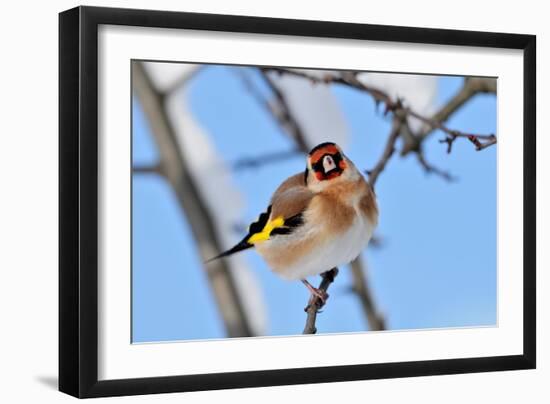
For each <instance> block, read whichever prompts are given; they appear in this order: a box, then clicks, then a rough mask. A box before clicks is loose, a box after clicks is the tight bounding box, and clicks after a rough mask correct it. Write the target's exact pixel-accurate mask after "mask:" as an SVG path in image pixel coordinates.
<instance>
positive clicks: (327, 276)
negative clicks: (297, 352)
mask: <svg viewBox="0 0 550 404" xmlns="http://www.w3.org/2000/svg"><path fill="white" fill-rule="evenodd" d="M336 275H338V268H336V267H335V268H332V269H331V270H330V271H327V272H325V273H323V274H322V275H321V276H322V277H323V280H322V281H321V284H320V285H319V288H318V289H319V290H321V291H323V292H326V291H327V290H328V287H329V286H330V284H331V283H332V282H334V278H336ZM321 307H323V302H322V301H321V300H320V299H315V300H314V301H313V302H312V304H308V306H307V307H306V308H305V312H306V313H307V318H306V325H305V327H304V331H303V334H315V333H316V332H317V327H316V326H315V322H316V321H317V313H318V312H319V310H320V309H321Z"/></svg>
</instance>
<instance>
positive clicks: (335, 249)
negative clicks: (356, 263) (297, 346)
mask: <svg viewBox="0 0 550 404" xmlns="http://www.w3.org/2000/svg"><path fill="white" fill-rule="evenodd" d="M377 225H378V204H377V201H376V195H375V193H374V190H373V189H372V187H371V186H370V184H369V183H368V182H367V181H366V180H365V178H364V177H363V175H362V174H361V172H360V171H359V170H358V169H357V168H356V166H355V165H354V164H353V162H352V161H351V160H350V159H349V158H348V157H347V156H346V155H345V154H344V153H343V151H342V149H341V148H340V147H339V146H338V145H337V144H335V143H333V142H325V143H321V144H318V145H317V146H315V147H314V148H312V149H311V151H310V152H309V153H308V155H307V164H306V168H305V171H304V172H301V173H298V174H295V175H292V176H290V177H289V178H287V179H286V180H285V181H283V182H282V183H281V185H279V187H278V188H277V189H276V190H275V192H274V193H273V195H272V197H271V200H270V202H269V204H268V207H267V209H266V211H265V212H263V213H261V214H260V215H259V217H258V219H257V220H256V221H255V222H253V223H252V224H251V225H250V226H249V228H248V234H247V235H246V236H245V237H244V238H243V239H242V240H241V241H240V242H239V243H237V244H236V245H235V246H233V247H232V248H230V249H229V250H227V251H224V252H222V253H221V254H219V255H217V256H215V257H214V258H212V259H210V260H208V261H207V262H210V261H213V260H216V259H220V258H224V257H228V256H230V255H233V254H235V253H238V252H240V251H243V250H247V249H249V248H254V249H255V250H256V251H257V252H258V254H259V255H260V256H261V257H262V258H263V259H264V261H265V262H266V263H267V265H268V266H269V267H270V269H271V270H272V271H273V272H274V273H276V274H277V275H279V276H280V277H281V278H283V279H286V280H300V281H301V282H302V283H303V284H304V285H305V286H306V287H307V288H308V290H309V291H310V293H311V296H310V304H311V303H313V302H315V301H316V300H317V299H319V300H320V302H321V304H324V303H325V301H326V299H327V298H328V294H327V293H326V291H323V290H321V289H318V288H316V287H314V286H313V285H311V284H310V283H309V282H308V280H307V279H306V278H308V277H311V276H315V275H322V274H324V273H327V272H328V271H330V270H331V269H332V268H335V267H338V266H340V265H345V264H348V263H349V262H351V261H353V260H354V259H355V258H357V257H358V256H359V254H360V253H361V251H363V250H364V249H365V248H366V247H367V245H368V243H369V240H370V239H371V237H372V234H373V231H374V230H375V228H376V226H377Z"/></svg>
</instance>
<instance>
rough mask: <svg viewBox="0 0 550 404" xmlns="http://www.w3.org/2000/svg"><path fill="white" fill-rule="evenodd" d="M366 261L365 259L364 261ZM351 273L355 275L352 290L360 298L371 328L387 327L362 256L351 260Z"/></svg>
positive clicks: (382, 328)
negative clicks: (373, 294) (377, 306)
mask: <svg viewBox="0 0 550 404" xmlns="http://www.w3.org/2000/svg"><path fill="white" fill-rule="evenodd" d="M363 262H364V261H363ZM350 265H351V273H352V276H353V286H352V290H353V292H354V293H355V294H356V296H357V297H358V298H359V301H360V302H361V306H362V307H363V312H364V313H365V314H366V317H367V321H368V323H369V328H370V329H371V330H373V331H380V330H385V329H386V320H385V318H384V316H383V315H382V314H380V313H379V312H378V309H377V308H376V304H375V303H374V298H373V297H372V293H371V291H370V289H369V287H368V283H367V277H366V269H363V263H362V261H361V256H359V257H357V258H356V259H354V260H353V261H352V262H351V264H350Z"/></svg>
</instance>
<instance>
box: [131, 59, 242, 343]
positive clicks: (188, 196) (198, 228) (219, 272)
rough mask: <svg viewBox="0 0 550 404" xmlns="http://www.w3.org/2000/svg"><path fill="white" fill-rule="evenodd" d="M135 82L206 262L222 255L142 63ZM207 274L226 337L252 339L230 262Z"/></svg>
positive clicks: (134, 75)
mask: <svg viewBox="0 0 550 404" xmlns="http://www.w3.org/2000/svg"><path fill="white" fill-rule="evenodd" d="M132 80H133V82H132V88H133V91H135V95H136V96H137V97H138V98H139V100H140V103H141V105H142V107H143V111H144V113H145V115H146V116H147V118H148V122H149V124H150V127H151V132H152V134H153V137H154V139H155V142H156V144H157V147H158V150H159V154H160V156H161V157H160V160H161V163H160V165H161V166H162V170H161V171H162V172H163V174H164V176H165V178H166V180H167V181H168V182H169V183H170V185H171V187H172V189H173V190H174V192H175V194H176V197H177V200H178V202H179V204H180V207H181V209H182V211H183V212H185V213H186V216H187V220H188V222H189V224H190V228H191V231H192V233H193V236H194V238H195V240H196V241H197V246H198V250H199V253H200V256H201V258H202V260H203V262H204V261H206V260H207V259H209V258H211V257H212V256H213V255H214V254H215V253H216V252H218V251H222V249H223V246H222V245H221V243H220V241H219V240H218V237H217V234H216V231H215V227H214V223H213V219H212V217H211V214H210V212H209V211H208V209H207V207H206V206H207V205H206V203H205V202H204V200H203V197H202V195H201V194H200V192H199V190H198V188H197V184H196V183H195V180H194V179H193V177H192V176H191V174H190V172H189V168H188V167H187V163H186V161H185V159H184V158H183V156H182V155H181V152H180V150H181V148H180V146H179V143H178V139H177V137H176V133H175V130H174V128H173V127H172V124H171V121H170V118H169V117H168V115H167V113H166V110H165V108H164V98H165V97H164V94H162V93H159V92H158V91H157V90H156V89H155V87H154V86H153V83H152V81H151V79H150V77H149V76H148V74H147V72H146V71H145V68H144V67H143V64H142V63H141V62H136V61H134V62H133V63H132ZM205 270H206V271H205V272H206V274H207V276H208V280H209V282H210V286H211V288H212V291H213V295H214V296H215V299H216V303H217V306H218V308H219V310H220V314H221V317H222V318H223V321H224V323H225V328H226V330H227V334H228V335H229V336H230V337H242V336H250V335H252V328H251V325H250V322H249V320H248V318H247V316H246V314H245V311H244V306H243V300H242V297H241V296H240V295H239V293H238V290H237V286H236V284H235V280H234V279H233V277H232V274H231V271H230V268H229V266H228V263H227V261H226V260H217V261H213V262H211V263H209V264H208V265H207V267H206V268H205Z"/></svg>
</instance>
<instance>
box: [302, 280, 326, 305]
mask: <svg viewBox="0 0 550 404" xmlns="http://www.w3.org/2000/svg"><path fill="white" fill-rule="evenodd" d="M302 282H303V283H304V285H306V287H307V288H308V290H309V292H310V293H311V296H310V298H309V301H308V303H307V306H306V307H305V308H304V311H306V312H307V311H308V310H309V309H310V307H317V310H319V309H320V308H321V307H323V306H324V305H325V303H326V302H327V299H328V298H329V294H328V293H327V292H326V291H324V290H322V289H318V288H316V287H314V286H313V285H311V284H310V283H309V282H308V281H306V280H303V281H302Z"/></svg>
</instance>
